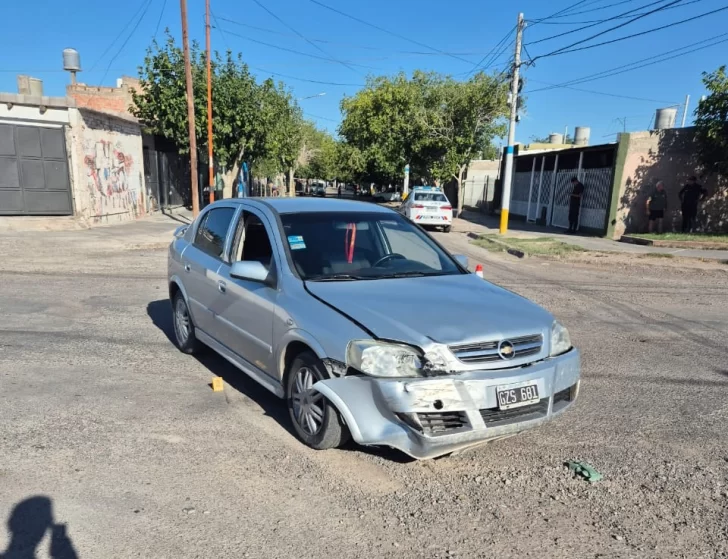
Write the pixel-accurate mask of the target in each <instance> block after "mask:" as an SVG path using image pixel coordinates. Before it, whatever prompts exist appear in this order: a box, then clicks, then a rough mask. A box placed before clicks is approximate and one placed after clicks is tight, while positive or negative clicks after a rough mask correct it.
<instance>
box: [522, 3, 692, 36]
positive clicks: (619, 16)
mask: <svg viewBox="0 0 728 559" xmlns="http://www.w3.org/2000/svg"><path fill="white" fill-rule="evenodd" d="M664 1H665V0H656V1H655V2H650V3H649V4H645V5H644V6H640V7H638V8H634V9H632V10H629V11H627V12H623V13H621V14H618V15H616V16H612V17H610V18H607V19H603V20H601V21H598V22H596V23H590V24H589V25H585V26H584V27H577V28H576V29H570V30H569V31H564V32H563V33H557V34H556V35H550V36H549V37H544V38H543V39H538V40H536V41H531V42H530V43H528V44H529V45H537V44H538V43H543V42H544V41H551V40H553V39H558V38H559V37H564V36H565V35H571V34H572V33H578V32H579V31H584V30H585V29H589V28H591V27H596V26H597V25H603V24H605V23H607V22H609V21H614V20H615V19H622V18H623V17H624V16H626V15H629V14H633V13H634V12H638V11H639V10H643V9H645V8H648V7H650V6H654V5H655V4H662V3H663V2H664ZM678 1H680V2H681V1H682V0H678ZM645 15H646V14H645ZM639 17H644V16H643V15H639ZM636 19H637V18H635V19H633V20H631V21H635V20H636ZM631 21H630V22H627V23H631ZM625 25H627V24H626V23H625Z"/></svg>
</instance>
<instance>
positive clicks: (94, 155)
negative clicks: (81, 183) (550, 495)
mask: <svg viewBox="0 0 728 559" xmlns="http://www.w3.org/2000/svg"><path fill="white" fill-rule="evenodd" d="M84 153H85V157H84V164H85V166H86V174H87V177H88V191H89V195H90V197H91V207H92V208H93V210H92V211H93V214H94V215H93V216H92V217H93V219H94V220H95V221H100V220H102V219H103V218H105V217H110V216H114V215H119V214H127V215H130V216H131V217H132V218H133V217H136V216H138V215H140V214H141V213H144V207H143V204H142V199H141V196H142V193H141V183H140V181H139V180H137V177H136V176H135V174H134V173H133V167H134V158H133V157H132V156H131V155H130V154H129V153H127V152H125V150H124V148H123V146H122V145H121V142H116V143H113V142H112V141H110V140H106V139H99V140H95V141H91V142H88V143H87V145H86V146H85V149H84ZM137 174H138V173H137Z"/></svg>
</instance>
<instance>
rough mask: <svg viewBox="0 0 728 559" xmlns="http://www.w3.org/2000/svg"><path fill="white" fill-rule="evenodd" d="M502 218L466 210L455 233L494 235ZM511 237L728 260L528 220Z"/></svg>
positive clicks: (727, 254) (727, 253)
mask: <svg viewBox="0 0 728 559" xmlns="http://www.w3.org/2000/svg"><path fill="white" fill-rule="evenodd" d="M499 219H500V217H499V216H490V215H485V214H481V213H478V212H473V211H467V210H465V211H463V213H462V217H460V218H458V219H455V220H454V224H453V231H457V232H460V233H475V234H477V235H492V234H496V233H498V228H499ZM509 226H510V229H509V231H508V233H507V236H510V237H520V238H529V237H531V238H533V237H551V238H554V239H558V240H559V241H562V242H564V243H567V244H570V245H575V246H578V247H581V248H583V249H585V250H593V251H602V252H619V253H623V254H649V253H657V254H672V255H673V256H680V257H683V258H706V259H710V260H726V261H728V250H700V249H681V248H667V247H655V246H644V245H632V244H628V243H620V242H618V241H612V240H610V239H604V238H601V237H584V236H579V235H567V234H565V233H564V230H563V229H558V228H553V227H540V226H538V225H535V224H533V223H527V222H525V221H515V220H511V221H510V223H509Z"/></svg>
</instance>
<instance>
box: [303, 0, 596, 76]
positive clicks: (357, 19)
mask: <svg viewBox="0 0 728 559" xmlns="http://www.w3.org/2000/svg"><path fill="white" fill-rule="evenodd" d="M308 1H309V2H311V3H313V4H316V5H317V6H320V7H322V8H325V9H327V10H329V11H332V12H334V13H336V14H339V15H340V16H343V17H345V18H348V19H351V20H353V21H356V22H358V23H361V24H362V25H366V26H368V27H371V28H373V29H377V30H378V31H381V32H382V33H387V34H388V35H392V36H393V37H397V38H398V39H402V40H403V41H408V42H410V43H413V44H415V45H419V46H421V47H424V48H426V49H429V50H431V51H434V52H439V53H440V54H442V55H445V56H448V57H450V58H453V59H455V60H459V61H460V62H465V63H466V64H468V65H470V64H472V63H473V62H472V60H466V59H465V58H462V57H460V56H457V55H454V54H448V53H446V52H445V51H442V50H440V49H437V48H435V47H431V46H430V45H426V44H425V43H421V42H419V41H415V40H414V39H411V38H410V37H407V36H406V35H400V34H399V33H395V32H394V31H390V30H389V29H385V28H384V27H380V26H379V25H375V24H374V23H369V22H368V21H364V20H363V19H360V18H358V17H356V16H352V15H350V14H347V13H345V12H342V11H341V10H338V9H336V8H332V7H331V6H328V5H326V4H324V3H323V2H319V0H308ZM582 1H583V0H582Z"/></svg>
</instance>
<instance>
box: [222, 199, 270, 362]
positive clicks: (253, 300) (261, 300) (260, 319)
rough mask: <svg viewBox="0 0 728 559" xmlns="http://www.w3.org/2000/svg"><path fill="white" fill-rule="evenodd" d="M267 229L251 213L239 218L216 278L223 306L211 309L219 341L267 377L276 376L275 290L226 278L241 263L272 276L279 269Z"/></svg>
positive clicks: (265, 222) (263, 221)
mask: <svg viewBox="0 0 728 559" xmlns="http://www.w3.org/2000/svg"><path fill="white" fill-rule="evenodd" d="M271 231H272V228H271V225H270V223H269V222H268V219H267V218H266V217H265V216H264V215H262V214H260V213H258V212H257V211H256V210H254V209H250V208H246V209H245V210H243V212H242V214H241V215H240V218H239V222H238V224H237V229H236V233H235V238H234V241H233V246H232V248H231V254H230V262H229V263H224V264H223V265H222V266H221V267H220V269H219V271H218V275H219V276H220V278H221V280H222V281H223V282H224V284H225V287H224V289H225V294H224V296H223V297H220V298H219V299H218V301H222V300H223V299H224V304H222V303H221V304H220V305H219V306H217V305H216V308H214V309H213V310H214V312H215V316H216V320H217V321H218V322H220V323H221V328H220V331H221V332H223V333H222V334H221V336H223V337H224V339H221V340H220V341H221V342H222V343H223V344H225V345H226V346H227V347H228V348H229V349H231V350H232V351H234V352H235V353H236V354H238V355H239V356H240V357H242V358H243V359H244V360H245V361H247V362H248V363H250V364H251V365H253V366H254V367H256V368H257V369H259V370H261V371H263V372H265V373H266V374H268V375H270V376H275V375H276V367H275V362H274V361H275V360H274V357H273V317H274V314H275V308H276V298H277V294H278V292H277V289H276V288H274V287H270V286H268V285H265V284H263V283H259V282H255V281H246V280H241V279H236V278H233V277H231V276H230V267H231V264H232V263H234V262H236V261H239V260H243V261H257V262H260V263H262V264H263V265H264V266H265V267H266V268H268V270H269V271H270V273H271V274H272V275H275V274H276V271H277V270H278V269H279V268H278V267H277V264H276V261H275V258H274V257H273V250H272V242H273V239H274V237H273V236H272V235H271Z"/></svg>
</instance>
